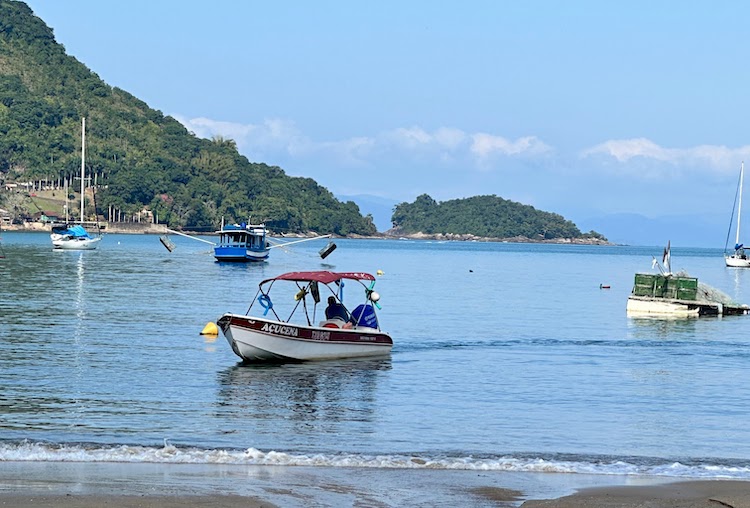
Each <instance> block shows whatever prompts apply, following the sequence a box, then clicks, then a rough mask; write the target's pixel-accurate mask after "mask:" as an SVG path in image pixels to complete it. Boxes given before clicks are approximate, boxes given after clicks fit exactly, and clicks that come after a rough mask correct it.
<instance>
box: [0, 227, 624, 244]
mask: <svg viewBox="0 0 750 508" xmlns="http://www.w3.org/2000/svg"><path fill="white" fill-rule="evenodd" d="M103 224H106V227H105V228H104V229H103V231H104V233H115V234H135V235H137V234H147V235H165V234H169V230H168V228H167V226H166V224H150V223H137V222H106V223H103ZM49 228H50V225H49V224H44V223H41V222H25V223H23V224H5V225H3V226H2V232H10V231H12V232H29V233H32V232H49ZM183 233H185V234H188V235H201V236H216V233H215V232H203V231H200V232H199V231H183ZM315 236H318V233H316V232H308V233H288V234H274V235H271V237H272V238H312V237H315ZM342 238H347V239H367V240H402V239H403V240H431V241H438V242H485V243H534V244H553V245H604V246H613V245H617V244H614V243H611V242H609V241H605V240H600V239H596V238H551V239H532V238H526V237H520V236H517V237H513V238H490V237H482V236H474V235H472V234H453V233H446V234H444V233H438V234H425V233H408V234H404V233H399V232H397V231H393V230H388V231H385V232H382V233H378V234H376V235H371V236H367V235H357V234H352V235H348V236H343V237H342V236H336V235H332V236H331V239H333V240H335V239H342Z"/></svg>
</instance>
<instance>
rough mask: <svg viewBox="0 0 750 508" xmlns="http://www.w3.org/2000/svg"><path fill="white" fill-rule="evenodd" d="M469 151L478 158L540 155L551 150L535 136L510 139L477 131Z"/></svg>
mask: <svg viewBox="0 0 750 508" xmlns="http://www.w3.org/2000/svg"><path fill="white" fill-rule="evenodd" d="M470 150H471V153H472V154H474V155H475V156H476V157H478V158H479V159H480V160H485V159H487V158H488V157H490V156H492V155H506V156H516V155H540V154H544V153H546V152H549V151H551V150H552V148H551V147H549V146H548V145H546V144H545V143H543V142H542V141H540V140H539V139H538V138H537V137H536V136H526V137H523V138H518V139H517V140H515V141H511V140H509V139H506V138H504V137H501V136H493V135H491V134H485V133H478V134H473V135H472V143H471V148H470Z"/></svg>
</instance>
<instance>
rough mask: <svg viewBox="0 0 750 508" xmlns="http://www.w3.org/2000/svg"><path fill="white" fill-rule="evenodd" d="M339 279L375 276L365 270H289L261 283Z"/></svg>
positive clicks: (366, 278) (323, 281)
mask: <svg viewBox="0 0 750 508" xmlns="http://www.w3.org/2000/svg"><path fill="white" fill-rule="evenodd" d="M341 279H352V280H375V277H373V276H372V275H370V274H369V273H365V272H329V271H327V270H320V271H316V272H289V273H282V274H281V275H279V276H278V277H273V278H272V279H266V280H264V281H263V282H261V285H262V284H265V283H266V282H271V281H274V280H291V281H296V282H312V281H316V282H320V283H322V284H330V283H331V282H336V281H339V280H341Z"/></svg>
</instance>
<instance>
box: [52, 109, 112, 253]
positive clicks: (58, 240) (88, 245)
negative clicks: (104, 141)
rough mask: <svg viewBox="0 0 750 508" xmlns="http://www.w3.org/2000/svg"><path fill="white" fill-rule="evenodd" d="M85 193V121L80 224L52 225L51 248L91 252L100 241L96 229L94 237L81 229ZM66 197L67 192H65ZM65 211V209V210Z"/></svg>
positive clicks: (82, 136)
mask: <svg viewBox="0 0 750 508" xmlns="http://www.w3.org/2000/svg"><path fill="white" fill-rule="evenodd" d="M85 191H86V119H85V118H83V119H82V120H81V222H80V223H79V224H71V223H68V222H66V223H64V224H54V225H53V226H52V232H51V233H50V235H49V236H50V239H51V240H52V247H53V248H55V249H60V250H93V249H96V247H97V246H98V245H99V242H100V241H101V239H102V236H101V232H100V231H99V228H98V227H97V231H96V233H95V235H94V236H91V235H90V234H89V233H88V231H86V229H85V228H84V227H83V222H84V203H85ZM66 196H67V191H66ZM66 199H67V198H66ZM66 211H67V209H66Z"/></svg>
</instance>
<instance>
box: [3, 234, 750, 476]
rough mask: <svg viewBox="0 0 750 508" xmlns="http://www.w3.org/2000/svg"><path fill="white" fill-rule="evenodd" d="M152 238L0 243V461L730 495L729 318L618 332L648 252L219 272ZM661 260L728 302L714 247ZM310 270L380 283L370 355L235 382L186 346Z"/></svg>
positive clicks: (730, 285) (550, 249)
mask: <svg viewBox="0 0 750 508" xmlns="http://www.w3.org/2000/svg"><path fill="white" fill-rule="evenodd" d="M172 241H173V242H174V243H175V244H176V246H177V248H176V249H175V250H174V251H173V252H169V251H167V250H166V249H165V248H164V247H163V246H162V244H161V243H160V242H159V238H158V237H157V236H148V235H118V234H109V235H106V237H105V238H104V240H103V241H102V242H101V244H100V247H99V249H97V250H95V251H87V252H56V251H53V250H52V248H51V245H50V242H49V236H48V235H46V234H41V233H12V232H11V233H3V238H2V245H3V249H4V251H5V258H4V259H0V461H18V460H21V461H62V460H80V461H103V462H172V463H206V464H211V463H222V464H272V465H328V466H334V467H336V466H349V467H351V466H354V467H395V468H399V467H400V468H433V469H434V468H444V469H476V470H486V471H491V470H497V471H534V472H579V473H594V474H618V475H621V474H639V475H664V476H673V477H706V478H718V477H732V478H750V426H748V424H747V422H748V412H749V411H748V407H750V379H749V378H750V376H749V374H748V365H749V364H750V317H743V316H736V317H724V318H700V319H689V320H686V319H683V320H657V319H636V318H629V317H627V316H626V313H625V305H626V301H627V297H628V294H629V293H630V290H631V287H632V283H633V275H634V274H635V272H651V271H652V267H651V263H652V256H657V257H659V258H660V257H661V248H660V247H659V248H657V247H653V248H647V247H628V246H580V245H546V244H544V245H542V244H512V243H480V242H434V241H416V240H353V239H345V240H336V241H335V242H336V244H337V245H338V248H337V249H336V250H335V251H334V252H333V253H332V254H331V255H330V256H329V257H327V258H326V259H325V260H322V259H320V257H319V256H318V250H319V249H320V248H321V247H323V245H325V241H321V242H310V243H303V244H299V245H296V246H293V247H289V248H288V249H274V250H273V251H272V253H271V256H270V259H269V260H268V262H265V263H260V264H222V263H217V262H215V261H214V259H213V256H212V252H211V249H210V247H209V246H207V245H205V244H200V243H198V242H194V241H191V240H189V239H186V238H182V237H176V238H175V237H173V238H172ZM672 260H673V268H674V270H685V271H687V272H688V273H689V274H690V275H692V276H696V277H698V278H699V280H700V281H701V282H703V283H707V284H710V285H711V286H713V287H715V288H717V289H719V290H721V291H723V292H725V293H727V294H728V295H729V296H730V297H731V298H732V299H734V300H735V301H738V302H741V303H750V271H748V270H738V269H729V268H725V266H724V262H723V259H722V252H721V251H720V250H718V249H688V248H680V247H679V246H673V248H672ZM317 269H329V270H336V271H367V272H370V273H373V274H374V273H375V272H376V271H378V270H382V272H383V275H382V276H378V277H377V283H376V286H375V289H376V290H377V291H378V292H379V293H380V295H381V302H380V303H381V304H382V307H383V308H382V310H381V311H379V314H378V317H379V320H380V323H381V326H382V327H383V329H384V330H386V331H388V332H390V334H391V335H392V337H393V339H394V348H393V351H392V354H391V356H390V357H389V358H379V359H370V360H348V361H331V362H320V363H303V364H282V365H259V366H253V365H244V364H242V363H240V361H239V358H237V357H236V356H235V355H234V354H233V353H232V351H231V349H230V347H229V346H228V344H227V343H226V341H225V340H224V338H223V336H219V337H218V339H215V340H214V339H211V338H207V337H204V336H201V335H200V332H201V330H202V329H203V327H204V325H205V324H206V323H208V322H215V321H216V320H217V318H218V317H219V316H220V315H221V314H223V313H225V312H235V313H240V314H242V313H244V312H245V311H246V310H247V307H248V305H249V304H250V301H251V299H252V298H253V297H254V295H255V292H256V289H257V285H258V283H259V282H260V281H261V280H263V279H265V278H269V277H273V276H275V275H278V274H281V273H283V272H287V271H296V270H317Z"/></svg>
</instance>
